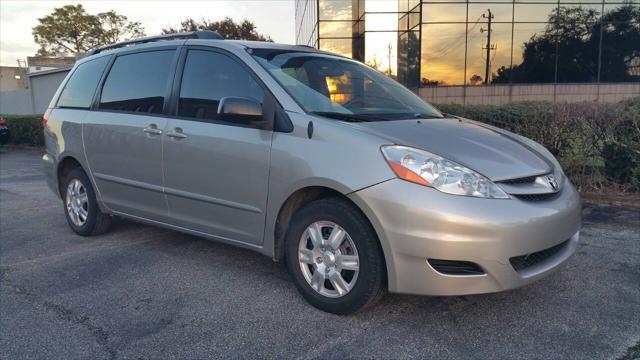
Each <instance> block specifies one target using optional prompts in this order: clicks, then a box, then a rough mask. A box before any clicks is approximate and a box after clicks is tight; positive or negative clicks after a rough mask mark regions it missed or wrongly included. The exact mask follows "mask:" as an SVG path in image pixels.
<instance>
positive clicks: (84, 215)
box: [63, 168, 111, 236]
mask: <svg viewBox="0 0 640 360" xmlns="http://www.w3.org/2000/svg"><path fill="white" fill-rule="evenodd" d="M63 184H64V187H63V201H64V210H65V215H66V217H67V223H68V224H69V226H70V227H71V229H72V230H73V231H74V232H75V233H76V234H78V235H82V236H90V235H99V234H102V233H104V232H106V231H107V230H108V229H109V226H110V224H111V218H110V216H109V215H107V214H104V213H103V212H102V211H100V208H99V207H98V201H97V200H96V194H95V192H94V190H93V186H92V185H91V182H90V181H89V177H88V176H87V174H85V172H84V171H83V170H82V169H81V168H75V169H73V170H71V171H70V172H69V174H67V176H65V177H64V179H63Z"/></svg>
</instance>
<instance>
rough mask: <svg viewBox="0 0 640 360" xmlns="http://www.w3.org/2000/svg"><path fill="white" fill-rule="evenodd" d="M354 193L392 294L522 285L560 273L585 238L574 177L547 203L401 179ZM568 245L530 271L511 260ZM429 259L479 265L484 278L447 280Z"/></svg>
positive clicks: (481, 290)
mask: <svg viewBox="0 0 640 360" xmlns="http://www.w3.org/2000/svg"><path fill="white" fill-rule="evenodd" d="M349 196H350V198H351V199H352V200H353V201H354V202H355V203H356V204H358V206H360V208H361V209H362V210H363V211H364V212H365V214H366V215H367V217H368V218H369V220H370V221H371V222H372V224H373V226H374V228H375V229H376V231H377V234H378V236H379V238H380V242H381V245H382V248H383V251H384V255H385V261H386V263H387V275H388V282H389V291H391V292H398V293H407V294H418V295H464V294H478V293H488V292H496V291H502V290H507V289H512V288H516V287H520V286H523V285H526V284H528V283H531V282H533V281H535V280H537V279H540V278H542V277H544V276H546V275H548V274H549V273H551V272H552V271H553V270H555V269H557V268H558V267H559V266H560V265H561V264H563V263H564V262H565V261H566V260H567V259H568V258H569V257H570V256H571V255H572V254H573V253H574V252H575V250H576V247H577V243H578V238H579V230H580V224H581V202H580V197H579V195H578V193H577V191H576V190H575V189H574V187H573V186H572V185H571V183H570V182H569V181H568V180H565V181H564V184H563V186H562V191H561V193H560V194H559V195H558V196H557V197H555V198H553V199H551V200H546V201H540V202H529V201H523V200H518V199H516V198H514V199H480V198H473V197H466V196H455V195H449V194H444V193H441V192H439V191H437V190H435V189H432V188H428V187H424V186H421V185H416V184H413V183H409V182H406V181H403V180H399V179H392V180H389V181H386V182H383V183H380V184H377V185H374V186H371V187H369V188H366V189H363V190H360V191H357V192H355V193H352V194H350V195H349ZM565 241H566V246H562V247H561V249H560V250H559V251H557V252H555V253H554V254H553V255H551V256H549V257H548V258H546V259H544V260H543V261H540V262H539V263H536V264H535V265H533V266H531V267H528V268H526V269H524V270H523V269H520V271H516V270H515V269H514V267H513V266H512V265H511V263H510V261H509V259H510V258H512V257H517V256H521V255H526V254H531V253H536V252H539V251H541V250H544V249H548V248H552V247H554V246H556V245H558V244H560V243H563V242H565ZM427 259H440V260H455V261H469V262H473V263H476V264H477V265H479V266H480V267H481V268H482V270H483V271H484V274H483V275H471V276H468V275H445V274H443V273H440V272H438V271H436V270H435V269H434V268H432V267H431V266H430V265H429V264H428V263H427Z"/></svg>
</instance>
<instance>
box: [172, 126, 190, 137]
mask: <svg viewBox="0 0 640 360" xmlns="http://www.w3.org/2000/svg"><path fill="white" fill-rule="evenodd" d="M167 136H168V137H171V138H174V139H184V138H186V137H187V135H186V134H185V133H183V132H182V128H179V127H177V128H174V129H173V130H171V131H169V132H168V133H167Z"/></svg>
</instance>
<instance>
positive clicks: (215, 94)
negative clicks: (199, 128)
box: [178, 50, 264, 121]
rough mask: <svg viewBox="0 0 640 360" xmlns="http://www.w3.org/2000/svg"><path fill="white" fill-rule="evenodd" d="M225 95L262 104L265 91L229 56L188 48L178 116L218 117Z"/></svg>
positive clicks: (214, 118) (211, 118)
mask: <svg viewBox="0 0 640 360" xmlns="http://www.w3.org/2000/svg"><path fill="white" fill-rule="evenodd" d="M226 96H236V97H245V98H252V99H254V100H256V101H258V102H259V103H261V104H262V103H263V100H264V91H263V90H262V88H261V87H260V85H259V84H258V83H257V82H256V81H255V80H254V78H253V77H252V76H251V74H249V72H248V71H247V70H245V69H244V68H243V67H242V66H241V65H240V64H238V63H237V62H236V61H235V60H233V59H232V58H230V57H228V56H226V55H223V54H220V53H216V52H212V51H205V50H189V53H188V54H187V60H186V62H185V66H184V72H183V73H182V84H181V86H180V100H179V102H178V115H179V116H183V117H189V118H195V119H200V120H202V121H206V120H217V117H218V116H217V113H218V104H219V103H220V99H222V98H223V97H226Z"/></svg>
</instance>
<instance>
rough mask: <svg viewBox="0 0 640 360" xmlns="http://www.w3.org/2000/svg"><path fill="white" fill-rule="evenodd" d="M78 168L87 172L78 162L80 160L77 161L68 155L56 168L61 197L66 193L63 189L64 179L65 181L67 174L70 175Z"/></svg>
mask: <svg viewBox="0 0 640 360" xmlns="http://www.w3.org/2000/svg"><path fill="white" fill-rule="evenodd" d="M77 167H79V168H81V169H82V170H83V171H85V170H84V168H83V167H82V164H81V163H80V161H78V159H76V158H75V157H74V156H73V155H66V156H64V157H62V158H61V159H60V161H58V166H57V168H56V179H57V181H58V193H59V194H60V196H61V197H64V193H63V189H62V187H63V182H62V179H64V177H65V176H66V175H67V174H69V173H70V172H71V170H73V169H75V168H77ZM85 173H86V171H85Z"/></svg>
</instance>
